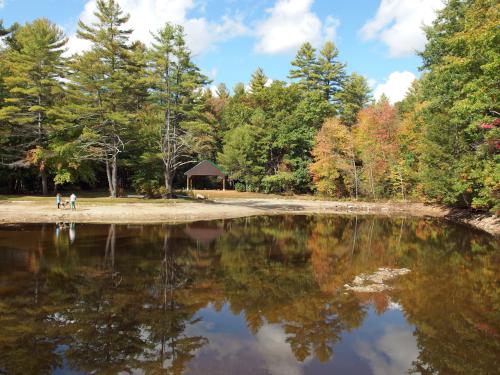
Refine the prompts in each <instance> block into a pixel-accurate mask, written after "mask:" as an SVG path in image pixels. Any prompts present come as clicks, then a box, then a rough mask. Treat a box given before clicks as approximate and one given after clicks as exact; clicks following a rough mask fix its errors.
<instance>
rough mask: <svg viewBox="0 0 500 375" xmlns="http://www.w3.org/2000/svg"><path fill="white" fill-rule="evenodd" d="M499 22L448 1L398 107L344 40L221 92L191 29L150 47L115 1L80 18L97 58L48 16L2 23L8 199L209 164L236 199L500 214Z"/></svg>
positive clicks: (172, 181)
mask: <svg viewBox="0 0 500 375" xmlns="http://www.w3.org/2000/svg"><path fill="white" fill-rule="evenodd" d="M499 15H500V3H498V2H497V1H495V0H449V1H447V3H446V6H445V7H444V8H443V9H442V10H441V11H439V13H438V16H437V18H436V20H435V21H434V23H433V24H432V25H431V26H429V27H426V28H425V33H426V36H427V45H426V47H425V49H424V50H423V51H422V52H420V53H419V55H420V57H421V60H422V64H421V67H420V69H421V75H420V78H419V79H418V80H416V81H415V82H414V83H413V85H412V87H411V88H410V90H409V91H408V93H407V95H406V97H405V98H404V99H403V100H402V101H401V102H398V103H395V104H394V105H393V104H391V103H390V102H389V100H388V99H387V98H386V97H384V96H382V97H380V98H379V99H377V100H375V99H374V98H373V97H372V95H371V92H370V87H369V85H368V83H367V80H366V79H365V78H364V77H363V76H361V75H360V74H357V73H355V72H351V73H349V70H348V68H347V64H346V63H345V62H343V61H341V60H340V58H339V51H338V49H337V48H336V46H335V44H334V43H333V42H326V43H325V44H324V45H322V46H320V47H319V48H315V47H314V46H313V45H312V44H310V43H305V44H303V45H302V46H301V48H300V49H299V50H298V52H297V54H296V56H295V58H294V59H293V60H292V61H291V63H290V70H289V75H288V80H287V81H280V80H272V79H270V78H269V77H267V76H266V74H265V72H264V71H263V70H262V69H261V68H257V69H256V70H255V72H254V73H253V74H252V76H251V78H250V81H249V82H247V83H243V82H242V83H238V84H237V85H235V87H233V88H232V89H229V88H228V87H227V86H226V85H224V84H219V85H218V86H217V89H216V90H212V89H210V84H211V82H210V80H209V79H208V78H207V77H206V76H205V75H204V74H203V73H202V72H201V70H200V68H199V67H198V66H197V65H196V64H195V62H194V61H193V57H192V54H191V52H190V50H189V48H188V47H187V45H186V42H185V35H184V31H183V29H182V27H181V26H178V25H172V24H168V23H167V24H165V26H164V27H163V28H162V29H161V30H152V32H153V33H154V42H153V43H152V44H151V45H149V46H146V45H144V44H143V43H141V42H138V41H135V40H132V38H131V33H132V30H131V29H130V28H129V27H128V26H127V21H128V19H129V16H128V15H127V14H125V13H124V12H123V11H122V10H121V9H120V7H119V5H118V3H117V1H116V0H98V1H97V11H96V13H95V16H96V21H95V22H94V23H90V24H86V23H83V22H81V21H80V22H79V24H78V31H77V35H78V37H79V38H81V39H83V40H86V41H88V42H90V44H91V48H90V49H88V50H86V51H83V52H81V53H79V54H75V55H73V56H67V53H66V44H67V41H68V39H67V37H66V36H65V35H64V33H63V31H62V30H61V29H60V28H59V27H58V26H57V25H55V24H54V23H52V22H51V21H49V20H47V19H36V20H34V21H32V22H30V23H26V24H24V25H19V24H12V25H3V23H2V22H1V21H0V38H1V43H0V193H10V194H11V193H15V194H24V193H40V194H44V195H47V194H49V193H52V192H54V191H60V190H65V189H70V188H71V189H81V190H92V189H101V190H102V189H107V190H109V194H110V196H111V197H118V196H121V195H123V194H124V192H125V191H127V192H128V191H136V192H138V193H141V194H145V195H148V196H151V197H161V196H163V197H170V196H172V195H173V194H174V192H175V190H176V189H180V188H182V187H183V186H184V184H185V178H184V172H185V171H186V170H187V169H189V168H191V167H192V166H194V165H195V164H196V163H197V162H199V161H202V160H211V161H214V162H216V163H217V164H218V165H220V166H221V168H222V169H223V170H224V171H225V172H226V173H227V175H228V177H229V179H230V182H231V184H232V186H234V188H235V189H236V190H239V191H249V192H265V193H280V194H281V193H287V194H292V193H294V194H317V195H320V196H328V197H333V198H337V199H340V198H346V199H370V200H377V199H397V200H419V201H426V202H436V203H440V204H445V205H450V206H457V207H466V208H474V209H481V210H493V211H496V212H498V210H499V209H500V203H499V202H500V199H499V197H500V168H499V165H500V163H499V159H500V126H499V125H500V118H499V114H500V108H498V96H499V91H500V84H499V75H498V72H499V71H500V51H499V49H500V30H499V28H498V25H499V23H500V16H499ZM204 184H205V186H206V187H210V184H211V181H208V180H207V181H205V182H204Z"/></svg>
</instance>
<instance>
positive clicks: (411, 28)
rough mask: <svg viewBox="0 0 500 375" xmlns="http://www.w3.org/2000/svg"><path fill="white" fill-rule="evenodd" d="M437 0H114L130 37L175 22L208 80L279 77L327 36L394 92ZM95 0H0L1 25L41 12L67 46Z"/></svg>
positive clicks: (393, 96)
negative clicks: (260, 74)
mask: <svg viewBox="0 0 500 375" xmlns="http://www.w3.org/2000/svg"><path fill="white" fill-rule="evenodd" d="M442 1H443V0H118V2H119V4H120V6H121V7H122V9H123V10H124V11H126V12H128V13H130V16H131V17H130V21H129V24H130V27H131V28H133V29H134V33H133V34H132V35H133V38H135V39H139V40H142V41H143V42H145V43H149V42H150V41H151V32H154V31H156V30H158V29H159V28H161V27H162V26H163V25H164V24H165V22H172V23H175V24H180V25H182V26H183V27H184V29H185V32H186V39H187V43H188V46H189V47H190V49H191V51H192V53H193V58H194V61H195V62H196V63H197V65H198V66H199V67H200V68H201V69H202V71H203V72H204V73H205V74H206V75H207V76H208V77H209V78H210V79H211V80H212V85H213V86H215V85H217V84H219V83H221V82H224V83H225V84H226V85H227V86H228V87H229V88H231V87H233V86H234V85H235V84H236V83H237V82H244V83H247V82H248V81H249V80H250V76H251V74H252V72H253V71H255V69H256V68H257V67H261V68H262V69H264V72H265V73H266V75H267V76H268V77H269V78H270V79H273V80H277V79H280V80H287V75H288V72H289V70H290V67H291V65H290V62H291V61H292V60H293V58H294V56H295V53H296V52H297V49H298V48H299V47H300V45H301V44H302V43H304V42H306V41H308V42H311V43H312V44H313V46H315V47H321V45H322V44H323V43H324V42H325V41H327V40H331V41H333V42H334V43H335V45H336V46H337V48H338V49H339V51H340V54H339V59H340V60H341V61H342V62H344V63H346V64H347V70H348V72H349V73H351V72H357V73H359V74H361V75H363V76H364V77H366V79H367V80H368V82H369V84H370V86H371V87H372V90H373V95H374V96H375V97H376V98H378V97H380V95H382V93H384V94H386V95H387V96H388V97H389V99H390V100H391V101H392V102H396V101H399V100H401V99H402V98H403V97H404V95H405V93H406V91H407V89H408V87H409V86H410V85H411V83H412V81H413V80H414V79H415V78H416V77H418V76H419V70H418V67H419V66H420V64H421V61H420V58H419V57H418V55H417V51H419V50H422V49H423V47H424V45H425V42H426V40H425V34H424V33H423V31H422V26H423V25H429V24H431V23H432V21H433V20H434V19H435V17H436V11H437V10H439V9H440V8H442V7H443V2H442ZM95 2H96V0H0V19H3V21H4V25H6V26H9V25H10V24H12V23H13V22H19V23H25V22H30V21H32V20H34V19H36V18H40V17H45V18H48V19H50V20H51V21H52V22H54V23H56V24H57V25H59V26H60V27H61V28H62V29H63V30H64V32H65V33H66V35H67V36H68V38H69V42H68V53H77V52H80V51H82V50H85V48H87V45H86V44H85V42H84V41H82V40H80V39H78V38H77V37H76V36H75V31H76V27H77V22H78V19H82V20H83V21H84V22H92V19H93V12H94V10H95Z"/></svg>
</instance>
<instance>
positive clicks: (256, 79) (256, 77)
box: [250, 68, 269, 94]
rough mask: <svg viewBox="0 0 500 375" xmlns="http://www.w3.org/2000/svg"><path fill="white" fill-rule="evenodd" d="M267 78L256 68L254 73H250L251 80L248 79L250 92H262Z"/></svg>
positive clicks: (262, 71)
mask: <svg viewBox="0 0 500 375" xmlns="http://www.w3.org/2000/svg"><path fill="white" fill-rule="evenodd" d="M268 79H269V78H267V76H266V75H265V74H264V70H262V68H257V69H256V70H255V72H253V73H252V78H251V79H250V91H251V92H252V93H254V94H256V93H258V92H259V91H261V90H263V89H264V88H265V87H266V83H267V81H268Z"/></svg>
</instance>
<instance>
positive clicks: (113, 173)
mask: <svg viewBox="0 0 500 375" xmlns="http://www.w3.org/2000/svg"><path fill="white" fill-rule="evenodd" d="M117 176H118V165H117V163H116V154H115V155H113V158H112V159H111V185H112V189H113V190H112V193H111V197H112V198H116V188H117Z"/></svg>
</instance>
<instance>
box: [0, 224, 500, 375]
mask: <svg viewBox="0 0 500 375" xmlns="http://www.w3.org/2000/svg"><path fill="white" fill-rule="evenodd" d="M380 267H385V268H391V269H400V268H408V269H409V270H410V272H409V273H407V274H405V275H401V276H398V277H396V278H394V279H392V280H391V281H389V282H388V284H389V287H390V288H387V289H385V290H383V291H379V292H375V293H370V292H364V293H360V292H356V291H353V290H349V289H347V288H346V286H345V285H346V284H352V282H353V280H354V279H355V277H356V276H357V275H360V274H365V275H367V274H370V273H372V272H375V271H377V270H378V269H379V268H380ZM499 275H500V251H499V243H498V240H497V239H495V238H494V237H491V236H489V235H487V234H484V233H482V232H478V231H474V230H472V229H469V228H467V227H463V226H459V225H453V224H450V223H447V222H444V221H439V220H431V219H408V218H393V219H389V218H383V217H370V216H363V217H361V216H358V217H354V216H352V217H348V216H346V217H342V216H329V215H310V216H293V215H290V216H274V217H267V216H264V217H253V218H241V219H233V220H225V221H223V220H220V221H210V222H196V223H191V224H182V225H166V224H164V225H115V224H112V225H90V224H58V225H56V224H26V225H4V226H0V373H7V374H85V373H105V374H114V373H137V374H142V373H148V374H149V373H159V372H162V370H163V371H165V372H162V373H169V374H170V373H171V374H181V373H186V374H239V375H242V374H287V375H299V374H389V375H390V374H398V375H399V374H403V373H407V372H411V373H425V374H431V373H439V374H493V373H497V372H496V371H498V368H500V328H499V327H500V311H499V309H500V293H499V291H500V288H499Z"/></svg>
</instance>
